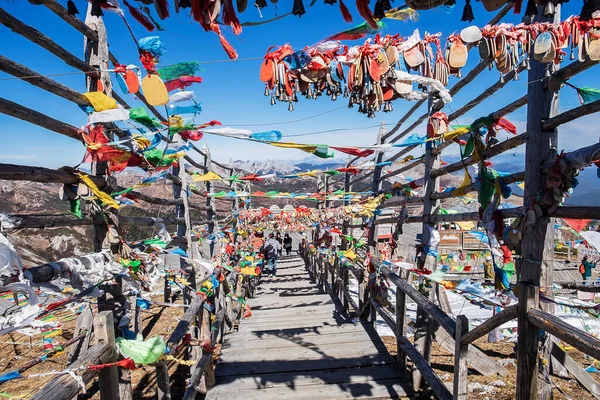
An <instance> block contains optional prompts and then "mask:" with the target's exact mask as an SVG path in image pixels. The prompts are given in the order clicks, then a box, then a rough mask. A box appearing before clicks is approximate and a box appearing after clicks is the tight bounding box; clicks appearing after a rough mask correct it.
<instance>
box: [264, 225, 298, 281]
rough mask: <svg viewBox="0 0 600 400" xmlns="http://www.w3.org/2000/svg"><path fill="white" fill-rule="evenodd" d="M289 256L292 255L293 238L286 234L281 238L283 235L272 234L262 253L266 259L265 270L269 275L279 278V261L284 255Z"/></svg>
mask: <svg viewBox="0 0 600 400" xmlns="http://www.w3.org/2000/svg"><path fill="white" fill-rule="evenodd" d="M283 250H285V253H286V255H287V256H289V255H291V254H292V238H291V236H290V235H289V234H288V233H286V234H285V235H284V237H283V238H282V237H281V233H279V232H277V233H276V234H273V233H270V234H269V238H268V239H267V241H266V242H265V243H264V244H263V245H262V247H261V249H260V251H261V253H262V254H263V255H264V258H265V269H266V270H268V271H266V273H267V274H270V275H271V276H277V259H278V258H279V257H280V256H281V255H282V254H283Z"/></svg>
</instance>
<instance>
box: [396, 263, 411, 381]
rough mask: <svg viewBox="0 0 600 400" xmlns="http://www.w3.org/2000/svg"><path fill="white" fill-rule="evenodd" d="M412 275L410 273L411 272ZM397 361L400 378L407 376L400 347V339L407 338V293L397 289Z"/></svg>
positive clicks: (404, 358)
mask: <svg viewBox="0 0 600 400" xmlns="http://www.w3.org/2000/svg"><path fill="white" fill-rule="evenodd" d="M409 274H410V272H409ZM395 334H396V351H397V354H396V361H397V363H398V370H399V371H400V377H401V378H404V376H405V375H406V353H405V352H404V350H402V347H401V346H400V338H401V337H405V336H406V293H404V292H403V291H402V290H400V288H399V287H396V332H395Z"/></svg>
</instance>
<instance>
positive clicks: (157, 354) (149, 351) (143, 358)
mask: <svg viewBox="0 0 600 400" xmlns="http://www.w3.org/2000/svg"><path fill="white" fill-rule="evenodd" d="M117 346H118V348H119V353H121V354H122V355H123V357H125V358H131V359H132V360H133V361H135V363H136V364H144V365H148V364H154V363H155V362H157V361H158V360H159V358H161V357H162V356H163V354H164V353H165V342H164V340H163V338H162V337H161V336H155V337H153V338H150V339H148V340H143V339H142V337H141V336H139V335H138V337H137V339H135V340H127V339H123V338H117Z"/></svg>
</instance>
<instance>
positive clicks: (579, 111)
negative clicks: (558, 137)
mask: <svg viewBox="0 0 600 400" xmlns="http://www.w3.org/2000/svg"><path fill="white" fill-rule="evenodd" d="M598 111H600V100H596V101H593V102H591V103H588V104H583V105H581V106H579V107H575V108H572V109H570V110H568V111H565V112H563V113H560V114H558V115H555V116H554V117H552V118H549V119H547V120H546V121H544V123H543V125H542V130H544V131H552V130H553V129H555V128H557V127H559V126H560V125H563V124H566V123H568V122H571V121H574V120H576V119H577V118H581V117H583V116H586V115H590V114H594V113H597V112H598Z"/></svg>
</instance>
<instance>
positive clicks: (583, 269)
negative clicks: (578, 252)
mask: <svg viewBox="0 0 600 400" xmlns="http://www.w3.org/2000/svg"><path fill="white" fill-rule="evenodd" d="M593 268H596V262H591V261H588V258H587V256H583V259H582V260H581V265H580V266H579V273H580V274H581V277H582V278H583V283H584V284H585V285H586V286H587V285H588V284H589V282H590V278H591V277H592V269H593Z"/></svg>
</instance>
